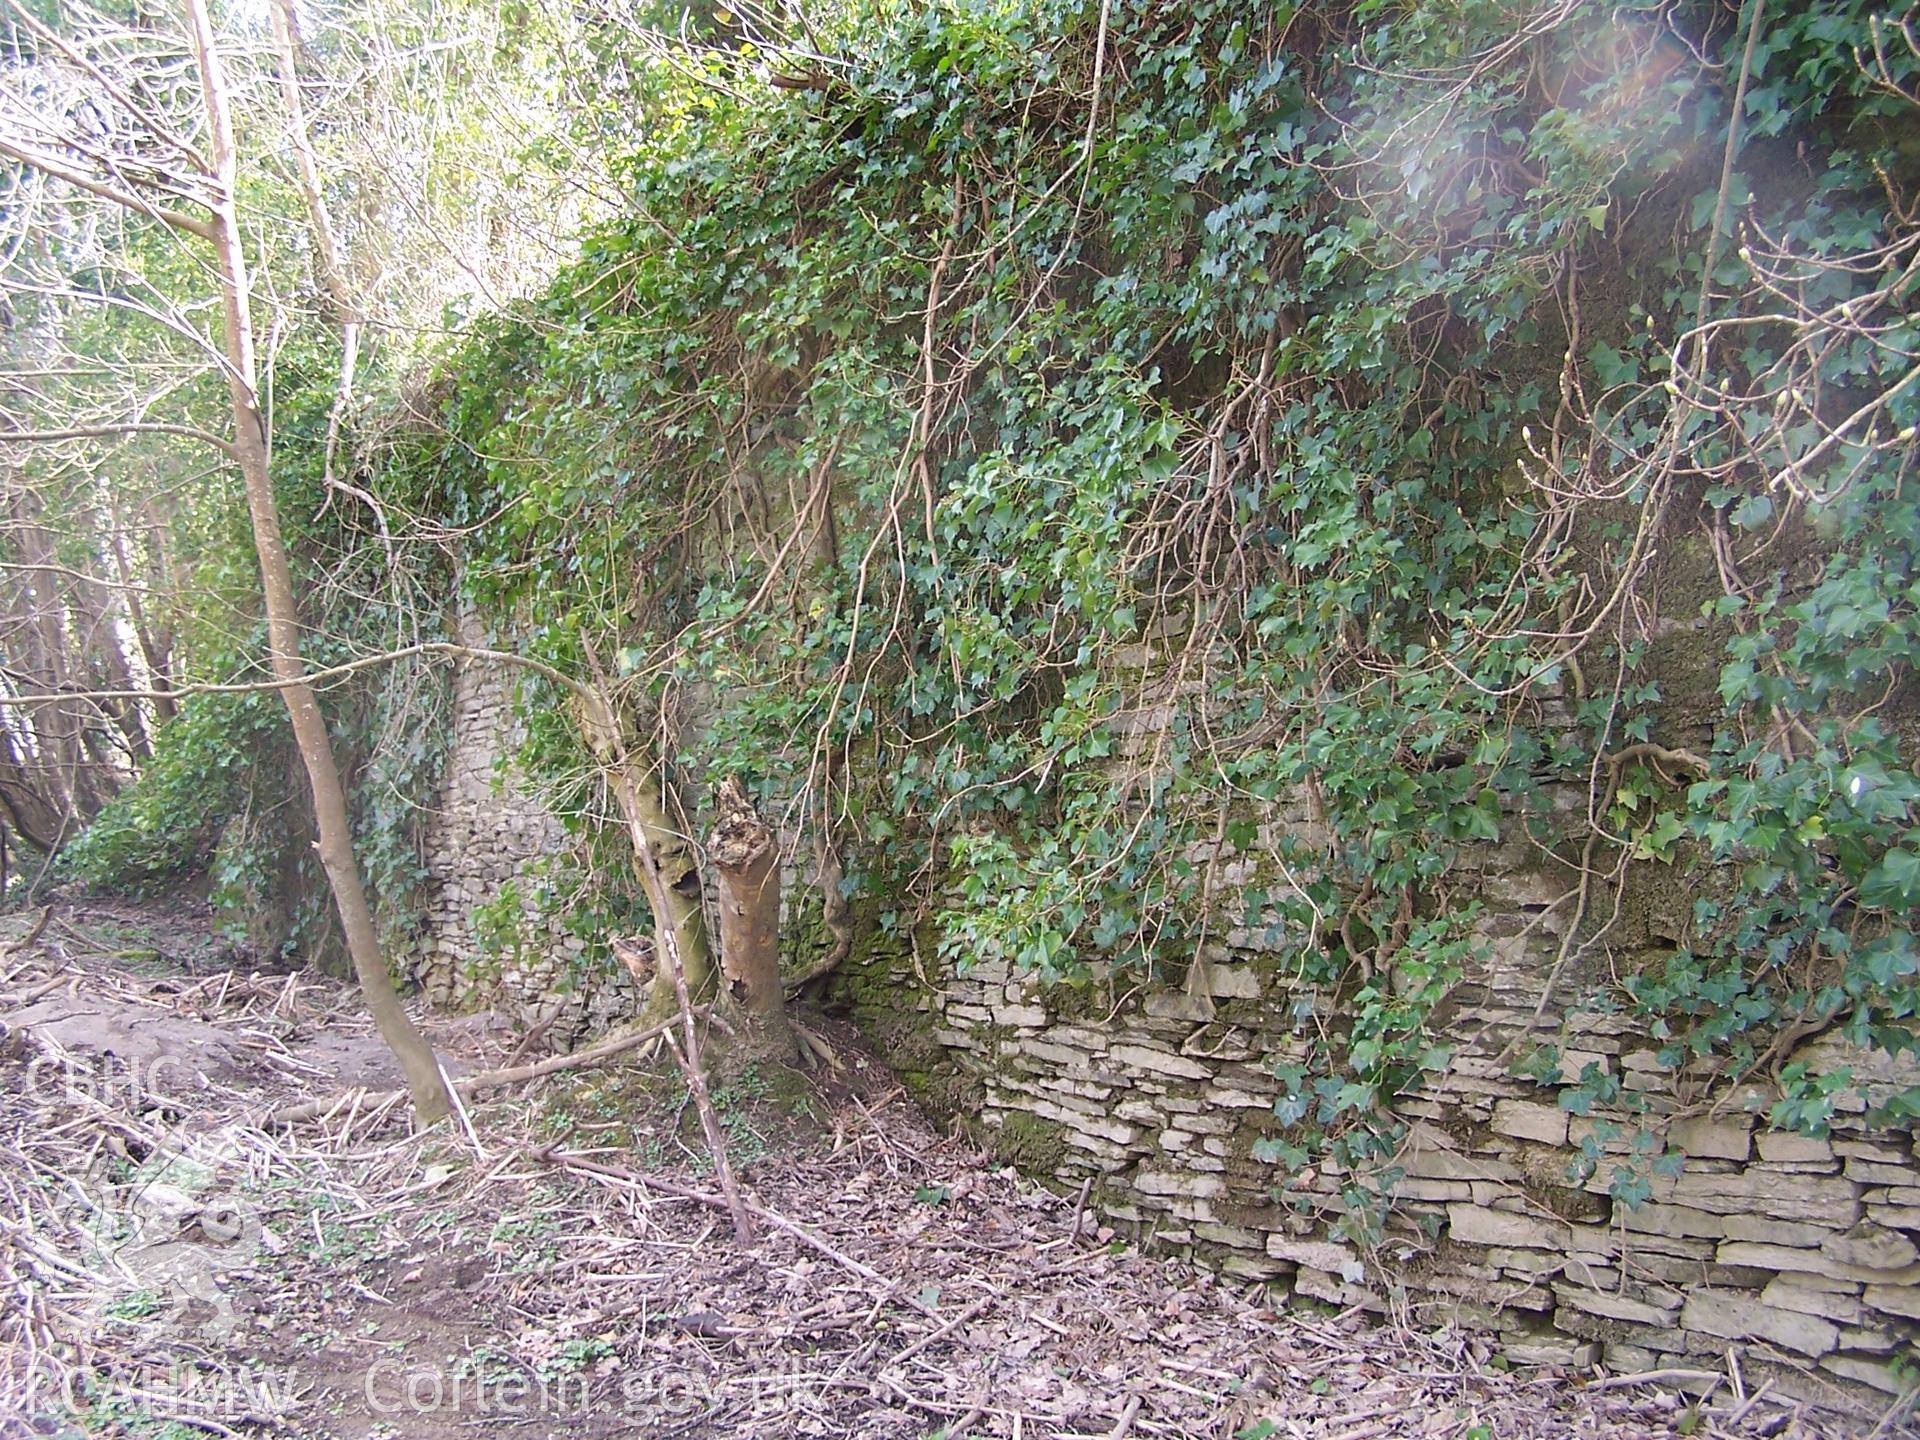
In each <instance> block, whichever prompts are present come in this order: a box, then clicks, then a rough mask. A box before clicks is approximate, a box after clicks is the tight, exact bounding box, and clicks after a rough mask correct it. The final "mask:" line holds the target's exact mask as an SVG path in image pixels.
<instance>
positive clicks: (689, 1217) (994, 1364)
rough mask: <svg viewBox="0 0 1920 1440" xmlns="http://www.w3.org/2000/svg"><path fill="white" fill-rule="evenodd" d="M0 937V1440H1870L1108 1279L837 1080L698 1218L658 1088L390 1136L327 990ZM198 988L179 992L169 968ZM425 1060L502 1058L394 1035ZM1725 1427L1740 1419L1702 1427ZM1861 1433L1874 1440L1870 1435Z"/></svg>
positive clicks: (744, 1091)
mask: <svg viewBox="0 0 1920 1440" xmlns="http://www.w3.org/2000/svg"><path fill="white" fill-rule="evenodd" d="M26 928H27V920H26V919H25V918H22V917H8V918H7V919H5V920H0V949H4V948H5V947H6V946H7V945H8V944H9V941H10V940H11V941H12V942H13V943H14V945H15V947H16V948H15V949H13V950H12V951H11V952H10V953H7V954H5V955H4V956H3V957H0V1019H3V1020H4V1021H5V1023H6V1025H7V1026H8V1027H9V1029H8V1034H7V1036H6V1037H5V1038H4V1039H0V1054H3V1055H4V1058H3V1059H0V1066H4V1071H5V1073H4V1075H0V1082H4V1086H5V1088H4V1098H3V1099H0V1286H4V1288H5V1292H6V1298H5V1301H4V1307H0V1344H4V1345H5V1347H6V1349H5V1355H4V1361H3V1362H0V1363H3V1364H4V1369H3V1370H0V1433H4V1434H7V1435H12V1434H20V1435H28V1434H39V1435H56V1434H58V1435H70V1436H95V1435H98V1436H134V1437H146V1440H187V1437H191V1436H203V1435H222V1436H227V1435H256V1436H289V1437H293V1436H298V1437H334V1440H363V1437H365V1440H373V1437H381V1440H384V1437H402V1436H405V1437H424V1440H439V1437H453V1436H461V1437H471V1436H496V1435H497V1436H516V1437H518V1436H524V1437H529V1440H534V1437H547V1436H633V1437H647V1440H666V1437H677V1436H687V1437H707V1436H716V1437H717V1436H738V1437H761V1436H822V1437H875V1440H878V1437H912V1440H922V1437H932V1436H949V1437H954V1440H957V1437H959V1436H962V1435H973V1436H980V1437H985V1436H995V1437H1013V1440H1068V1437H1082V1436H1085V1437H1095V1440H1100V1437H1105V1440H1127V1437H1130V1436H1131V1437H1200V1436H1206V1437H1220V1440H1229V1437H1233V1440H1264V1437H1268V1436H1297V1437H1313V1440H1334V1437H1338V1440H1387V1437H1403V1436H1433V1437H1451V1440H1495V1437H1500V1440H1507V1437H1533V1436H1561V1435H1566V1436H1575V1435H1577V1436H1588V1437H1613V1436H1622V1437H1624V1436H1646V1435H1665V1434H1674V1435H1694V1436H1711V1435H1724V1436H1732V1435H1743V1436H1744V1435H1793V1436H1817V1435H1843V1434H1859V1435H1864V1434H1867V1433H1869V1432H1871V1431H1873V1430H1874V1428H1875V1426H1876V1425H1877V1424H1878V1423H1879V1421H1880V1420H1881V1418H1882V1417H1880V1416H1855V1417H1844V1416H1832V1415H1812V1414H1808V1413H1806V1412H1804V1411H1802V1410H1800V1409H1798V1408H1795V1407H1792V1406H1787V1405H1781V1404H1775V1403H1773V1402H1771V1401H1770V1400H1769V1399H1767V1398H1766V1397H1764V1396H1763V1397H1760V1398H1759V1400H1758V1402H1757V1403H1753V1404H1743V1398H1744V1397H1741V1396H1738V1395H1735V1394H1732V1393H1730V1390H1729V1388H1727V1387H1723V1388H1722V1390H1721V1391H1720V1392H1719V1393H1716V1394H1715V1395H1713V1396H1712V1397H1710V1399H1709V1402H1708V1404H1707V1406H1706V1407H1705V1408H1695V1407H1694V1406H1693V1405H1692V1402H1691V1401H1690V1400H1688V1399H1687V1398H1686V1397H1684V1396H1675V1395H1673V1394H1670V1393H1667V1392H1665V1391H1663V1390H1662V1389H1660V1388H1659V1387H1658V1386H1650V1385H1642V1384H1634V1385H1623V1386H1619V1387H1606V1386H1596V1385H1591V1384H1586V1383H1582V1382H1579V1381H1576V1380H1574V1379H1572V1378H1570V1377H1567V1376H1565V1375H1561V1374H1558V1373H1556V1372H1551V1371H1545V1372H1531V1373H1527V1374H1509V1373H1505V1372H1503V1371H1501V1370H1498V1369H1495V1368H1490V1366H1489V1365H1488V1363H1487V1361H1488V1352H1487V1350H1486V1347H1485V1346H1484V1344H1483V1343H1482V1342H1480V1341H1478V1340H1476V1339H1475V1338H1473V1337H1471V1336H1468V1335H1464V1334H1458V1333H1454V1332H1441V1333H1438V1334H1417V1333H1413V1332H1410V1331H1405V1330H1391V1329H1387V1330H1383V1329H1377V1328H1372V1327H1369V1326H1366V1325H1363V1324H1362V1322H1361V1321H1360V1320H1359V1319H1358V1318H1357V1317H1353V1316H1341V1315H1327V1314H1311V1313H1301V1312H1293V1311H1289V1312H1286V1313H1275V1312H1274V1311H1272V1310H1270V1309H1268V1308H1266V1307H1265V1305H1264V1303H1263V1297H1262V1295H1261V1292H1260V1291H1259V1289H1258V1288H1257V1287H1245V1286H1234V1285H1223V1284H1220V1283H1218V1282H1216V1281H1215V1280H1214V1279H1213V1278H1212V1277H1210V1276H1208V1275H1205V1274H1196V1273H1194V1272H1192V1271H1190V1270H1188V1269H1186V1268H1184V1267H1181V1266H1178V1265H1175V1264H1172V1263H1169V1262H1166V1261H1162V1260H1157V1259H1154V1258H1152V1257H1148V1256H1143V1255H1141V1254H1139V1253H1137V1252H1135V1251H1132V1250H1130V1249H1128V1248H1126V1247H1125V1246H1124V1245H1122V1244H1120V1243H1118V1242H1117V1241H1116V1240H1115V1238H1114V1237H1113V1236H1112V1235H1111V1234H1110V1233H1108V1232H1106V1231H1104V1230H1097V1229H1095V1228H1094V1226H1093V1225H1092V1224H1091V1222H1090V1221H1087V1220H1086V1219H1085V1217H1082V1216H1080V1215H1078V1214H1077V1211H1076V1206H1075V1204H1074V1203H1073V1200H1072V1199H1071V1198H1066V1199H1063V1198H1061V1197H1058V1196H1055V1195H1052V1194H1050V1193H1048V1192H1047V1191H1045V1190H1043V1189H1040V1188H1038V1187H1036V1186H1033V1185H1031V1184H1029V1183H1027V1182H1025V1181H1022V1180H1020V1179H1018V1178H1017V1177H1016V1176H1014V1175H1013V1174H1012V1172H1010V1171H1007V1170H999V1169H994V1168H991V1167H990V1166H989V1165H988V1163H987V1162H986V1161H984V1160H983V1158H982V1157H981V1156H980V1155H979V1154H978V1153H976V1152H975V1151H973V1150H972V1149H971V1148H970V1147H968V1146H966V1145H965V1144H962V1143H960V1142H958V1141H955V1140H953V1139H950V1138H945V1137H942V1136H940V1135H937V1134H935V1133H934V1132H933V1131H932V1130H931V1129H930V1127H929V1126H928V1124H927V1122H926V1120H925V1119H924V1117H922V1116H921V1115H920V1113H919V1112H918V1111H917V1110H915V1109H914V1108H913V1107H912V1106H911V1105H910V1104H908V1103H907V1102H906V1100H905V1099H904V1098H903V1096H902V1095H901V1092H900V1091H899V1088H898V1086H897V1085H896V1084H895V1083H894V1082H893V1080H892V1078H891V1076H889V1075H888V1074H887V1073H886V1071H885V1070H884V1069H883V1068H882V1067H881V1066H879V1065H878V1064H877V1063H876V1062H874V1061H873V1060H871V1059H870V1058H869V1057H868V1056H866V1055H865V1053H864V1052H863V1051H862V1050H861V1049H860V1047H859V1044H858V1041H857V1038H856V1037H853V1036H851V1035H850V1034H848V1033H846V1032H845V1031H843V1030H833V1029H831V1027H829V1033H830V1035H831V1037H832V1039H833V1041H834V1043H835V1044H836V1047H837V1049H838V1051H839V1053H840V1054H841V1056H842V1058H843V1062H844V1070H843V1071H842V1072H841V1073H838V1074H828V1075H825V1076H823V1077H821V1078H820V1079H818V1080H816V1081H813V1082H801V1081H797V1080H796V1079H795V1078H794V1077H791V1076H786V1075H784V1074H782V1075H775V1076H769V1075H762V1074H760V1073H758V1072H756V1071H754V1070H751V1069H750V1070H748V1071H747V1072H745V1073H743V1074H740V1075H736V1076H734V1077H732V1078H731V1079H730V1080H729V1081H727V1082H726V1083H725V1084H724V1085H723V1086H722V1087H721V1089H720V1090H719V1092H718V1094H717V1095H716V1101H717V1103H718V1105H719V1107H720V1109H721V1113H722V1115H723V1118H724V1121H725V1124H726V1127H727V1129H728V1131H729V1133H730V1136H731V1142H730V1143H731V1150H732V1153H733V1157H734V1161H735V1164H736V1165H737V1166H738V1167H739V1168H740V1170H741V1172H742V1175H743V1178H744V1180H745V1182H746V1183H747V1184H748V1186H749V1187H750V1189H751V1192H752V1194H753V1195H754V1196H755V1197H756V1198H757V1201H758V1204H759V1205H760V1206H761V1207H762V1208H763V1210H764V1212H765V1215H764V1217H763V1219H762V1221H761V1225H760V1228H761V1230H762V1232H763V1233H762V1234H761V1236H760V1237H759V1239H758V1240H757V1242H756V1243H755V1245H753V1246H752V1247H748V1248H743V1247H741V1246H739V1245H737V1244H736V1243H735V1242H734V1240H733V1238H732V1235H731V1231H730V1229H729V1227H728V1225H727V1223H726V1220H725V1218H724V1217H723V1216H722V1215H720V1214H718V1213H716V1212H715V1211H714V1210H713V1209H712V1208H711V1207H710V1206H708V1205H706V1204H703V1203H701V1202H700V1201H698V1200H688V1199H686V1198H683V1197H682V1196H681V1195H679V1194H676V1193H673V1192H674V1191H675V1190H682V1191H684V1190H687V1189H691V1190H693V1191H696V1192H704V1190H705V1187H706V1186H707V1185H708V1183H709V1182H708V1178H707V1173H706V1172H707V1167H706V1165H705V1164H704V1162H703V1157H702V1155H701V1153H700V1146H699V1144H698V1143H697V1141H694V1140H691V1139H690V1138H688V1137H691V1136H692V1135H694V1134H695V1133H696V1128H695V1127H694V1126H693V1124H692V1120H691V1116H689V1115H688V1114H687V1113H686V1103H685V1096H684V1092H683V1091H682V1089H681V1087H680V1085H679V1082H678V1080H677V1078H672V1077H669V1076H667V1075H664V1074H663V1073H661V1072H660V1071H659V1070H658V1069H657V1068H653V1069H650V1068H648V1066H647V1064H646V1063H645V1062H635V1063H634V1064H632V1065H628V1066H624V1067H622V1068H619V1069H615V1068H612V1067H609V1068H606V1069H602V1070H598V1071H593V1072H586V1073H581V1074H576V1075H571V1076H558V1077H553V1078H550V1079H548V1080H546V1081H543V1082H540V1084H539V1086H538V1087H528V1088H525V1089H522V1090H520V1091H517V1092H506V1093H504V1094H502V1095H501V1096H500V1097H499V1098H494V1099H491V1100H489V1102H488V1103H486V1104H483V1105H475V1106H472V1107H470V1113H469V1116H468V1117H467V1123H465V1124H462V1125H457V1126H453V1127H443V1128H442V1129H441V1130H439V1131H436V1132H434V1133H431V1134H428V1135H423V1136H415V1135H411V1134H409V1133H408V1131H407V1129H406V1127H405V1118H404V1116H403V1115H401V1114H399V1113H397V1112H396V1111H395V1110H394V1109H393V1107H388V1108H387V1109H385V1110H368V1109H367V1108H366V1107H364V1106H361V1105H358V1104H355V1103H353V1102H349V1103H347V1104H345V1105H343V1106H342V1107H341V1108H340V1110H339V1111H338V1112H337V1113H336V1114H335V1116H334V1117H333V1118H332V1119H331V1120H330V1121H329V1122H328V1123H326V1124H324V1125H319V1126H310V1127H307V1128H304V1129H301V1130H298V1131H289V1130H285V1129H276V1128H274V1127H271V1126H269V1125H267V1124H266V1123H264V1121H263V1119H262V1117H263V1115H264V1114H265V1112H266V1111H267V1110H268V1109H270V1108H271V1107H272V1106H274V1105H276V1104H283V1103H286V1102H288V1101H291V1100H299V1099H307V1098H311V1097H314V1096H318V1095H327V1094H331V1093H333V1092H334V1091H336V1090H338V1089H340V1088H341V1087H343V1086H347V1085H365V1086H374V1087H379V1086H382V1085H385V1084H388V1083H392V1081H393V1079H394V1075H393V1071H392V1067H391V1064H390V1063H389V1062H388V1061H387V1059H386V1057H385V1055H384V1053H383V1052H382V1051H381V1050H380V1049H379V1046H378V1044H377V1042H375V1041H374V1040H373V1038H372V1036H371V1034H370V1033H369V1030H368V1027H367V1025H366V1024H365V1022H364V1021H363V1020H362V1019H361V1018H360V1017H359V1014H358V1009H357V1005H356V1004H355V1001H354V997H353V996H352V995H351V993H349V992H347V991H346V990H344V989H343V988H342V987H341V986H339V985H338V984H336V983H335V982H332V981H328V980H323V979H319V978H316V977H314V976H311V975H287V976H258V975H237V974H233V973H231V972H227V971H222V970H218V969H214V968H211V967H212V966H213V965H214V964H215V963H216V962H217V959H218V957H217V955H216V954H215V950H216V949H217V947H213V946H212V945H211V942H209V941H208V940H207V939H206V937H205V934H204V930H203V929H201V928H199V927H198V926H197V922H195V921H194V920H193V919H192V917H190V916H186V915H182V914H172V915H161V916H158V917H156V916H154V915H151V914H144V913H142V912H139V911H137V910H132V909H122V910H118V911H101V910H95V911H92V912H88V913H84V914H80V915H70V914H69V915H56V916H55V917H54V922H53V923H52V924H50V925H49V926H48V928H47V930H46V932H45V933H44V934H43V935H42V936H41V937H40V939H39V941H38V942H37V943H35V944H34V945H33V946H31V947H26V948H20V947H19V946H18V941H19V938H20V937H21V934H22V932H23V931H24V930H25V929H26ZM195 971H198V972H203V973H192V972H195ZM429 1027H430V1030H431V1033H432V1034H433V1037H434V1039H435V1042H436V1045H437V1046H438V1047H439V1048H440V1049H441V1051H442V1053H443V1054H444V1055H445V1056H446V1057H447V1059H448V1063H449V1067H450V1068H454V1067H468V1066H480V1065H490V1064H496V1063H498V1062H499V1061H500V1060H501V1059H503V1058H504V1057H505V1055H506V1054H507V1052H509V1051H510V1050H511V1049H512V1044H513V1037H511V1036H509V1035H505V1034H502V1033H499V1032H497V1031H496V1030H494V1029H491V1028H490V1027H489V1026H488V1024H487V1023H486V1022H485V1021H484V1020H472V1019H467V1020H456V1021H447V1020H438V1021H429ZM1736 1414H1737V1415H1738V1418H1735V1416H1736ZM1882 1433H1891V1426H1889V1427H1888V1430H1887V1431H1885V1432H1882Z"/></svg>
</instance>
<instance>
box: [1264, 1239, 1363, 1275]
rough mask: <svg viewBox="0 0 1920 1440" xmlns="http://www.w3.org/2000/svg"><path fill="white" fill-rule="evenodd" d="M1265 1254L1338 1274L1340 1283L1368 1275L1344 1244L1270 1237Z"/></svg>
mask: <svg viewBox="0 0 1920 1440" xmlns="http://www.w3.org/2000/svg"><path fill="white" fill-rule="evenodd" d="M1267 1254H1269V1255H1271V1256H1272V1257H1273V1258H1274V1259H1276V1260H1291V1261H1293V1262H1294V1264H1296V1265H1304V1266H1308V1267H1311V1268H1312V1269H1315V1270H1322V1271H1325V1272H1326V1273H1327V1274H1329V1275H1337V1276H1339V1277H1340V1278H1341V1279H1342V1280H1349V1281H1356V1280H1360V1279H1362V1278H1364V1277H1365V1275H1366V1273H1367V1272H1366V1267H1365V1266H1364V1265H1362V1264H1361V1263H1360V1257H1359V1255H1357V1254H1355V1253H1354V1252H1353V1251H1352V1250H1349V1249H1348V1248H1347V1247H1346V1246H1344V1245H1336V1244H1334V1243H1332V1242H1331V1241H1326V1240H1296V1239H1294V1238H1293V1237H1291V1236H1288V1235H1269V1236H1267Z"/></svg>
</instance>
